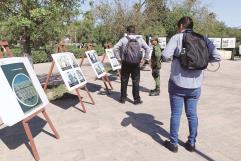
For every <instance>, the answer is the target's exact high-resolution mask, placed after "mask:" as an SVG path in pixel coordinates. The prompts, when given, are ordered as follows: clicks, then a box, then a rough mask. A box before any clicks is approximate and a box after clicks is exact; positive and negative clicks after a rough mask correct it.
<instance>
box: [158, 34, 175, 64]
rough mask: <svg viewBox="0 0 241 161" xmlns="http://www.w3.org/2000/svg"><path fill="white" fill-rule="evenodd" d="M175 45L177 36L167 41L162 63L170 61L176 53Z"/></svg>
mask: <svg viewBox="0 0 241 161" xmlns="http://www.w3.org/2000/svg"><path fill="white" fill-rule="evenodd" d="M177 44H178V35H175V36H173V37H172V38H171V39H170V40H169V42H168V44H167V46H166V48H165V49H164V50H163V52H162V61H169V60H172V58H173V55H174V53H178V51H177V50H178V48H177Z"/></svg>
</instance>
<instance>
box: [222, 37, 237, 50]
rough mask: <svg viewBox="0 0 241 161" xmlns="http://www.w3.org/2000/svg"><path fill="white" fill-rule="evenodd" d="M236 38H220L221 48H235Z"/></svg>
mask: <svg viewBox="0 0 241 161" xmlns="http://www.w3.org/2000/svg"><path fill="white" fill-rule="evenodd" d="M235 44H236V38H222V48H230V49H233V48H235Z"/></svg>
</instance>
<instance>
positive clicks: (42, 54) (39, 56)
mask: <svg viewBox="0 0 241 161" xmlns="http://www.w3.org/2000/svg"><path fill="white" fill-rule="evenodd" d="M32 58H33V63H34V64H36V63H45V62H48V61H49V58H48V54H47V53H46V51H45V50H35V51H32Z"/></svg>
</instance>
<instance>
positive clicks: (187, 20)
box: [177, 16, 193, 29]
mask: <svg viewBox="0 0 241 161" xmlns="http://www.w3.org/2000/svg"><path fill="white" fill-rule="evenodd" d="M181 25H182V26H183V28H184V29H193V21H192V18H191V17H188V16H184V17H182V18H181V19H180V20H179V21H178V22H177V27H181Z"/></svg>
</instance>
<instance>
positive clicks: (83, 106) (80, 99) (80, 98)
mask: <svg viewBox="0 0 241 161" xmlns="http://www.w3.org/2000/svg"><path fill="white" fill-rule="evenodd" d="M75 91H76V93H77V95H78V98H79V101H80V104H81V106H82V108H83V112H84V113H86V109H85V105H84V103H83V101H82V97H81V96H80V92H79V89H76V90H75Z"/></svg>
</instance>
